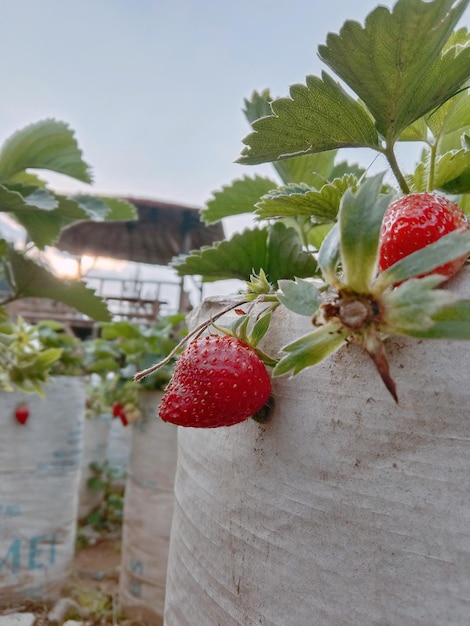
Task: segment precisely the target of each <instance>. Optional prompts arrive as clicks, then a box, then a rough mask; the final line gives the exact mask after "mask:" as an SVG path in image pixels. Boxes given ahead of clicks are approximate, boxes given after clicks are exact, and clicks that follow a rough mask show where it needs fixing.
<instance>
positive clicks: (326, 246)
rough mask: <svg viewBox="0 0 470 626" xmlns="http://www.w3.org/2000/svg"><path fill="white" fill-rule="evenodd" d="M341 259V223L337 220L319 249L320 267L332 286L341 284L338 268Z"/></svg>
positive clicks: (325, 279)
mask: <svg viewBox="0 0 470 626" xmlns="http://www.w3.org/2000/svg"><path fill="white" fill-rule="evenodd" d="M340 260H341V257H340V231H339V224H338V223H337V222H336V224H335V225H334V226H333V228H332V229H331V230H330V232H329V233H328V234H327V235H326V237H325V239H324V240H323V243H322V245H321V247H320V250H319V251H318V267H319V268H320V270H321V273H322V274H323V279H324V281H325V283H327V284H328V285H331V286H332V287H337V286H338V284H339V281H338V278H337V270H338V266H339V263H340Z"/></svg>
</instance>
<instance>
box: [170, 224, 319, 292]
mask: <svg viewBox="0 0 470 626" xmlns="http://www.w3.org/2000/svg"><path fill="white" fill-rule="evenodd" d="M173 266H174V267H175V268H176V270H177V272H178V274H179V275H180V276H186V275H199V276H202V277H203V279H204V280H206V281H213V280H224V279H230V278H238V279H240V280H243V281H249V280H250V277H251V276H252V275H253V274H259V273H260V271H261V270H264V272H265V273H266V276H267V278H268V280H269V282H270V283H272V284H275V283H276V282H277V281H278V280H279V279H281V278H291V279H293V278H295V277H296V276H298V277H299V278H306V277H308V276H313V275H315V272H316V261H315V259H314V258H313V256H312V255H311V254H309V253H307V252H305V251H303V250H302V245H301V242H300V240H299V237H298V234H297V232H296V231H295V229H293V228H286V226H284V224H282V223H280V222H278V223H276V224H274V225H273V226H270V227H265V228H253V229H247V230H245V231H244V232H242V233H237V234H235V235H234V236H233V237H232V238H231V239H229V240H227V241H222V242H219V243H217V244H215V245H213V246H211V247H208V246H205V247H203V248H201V249H200V250H194V251H193V252H191V254H189V255H188V256H186V257H180V258H177V259H176V260H175V261H174V263H173Z"/></svg>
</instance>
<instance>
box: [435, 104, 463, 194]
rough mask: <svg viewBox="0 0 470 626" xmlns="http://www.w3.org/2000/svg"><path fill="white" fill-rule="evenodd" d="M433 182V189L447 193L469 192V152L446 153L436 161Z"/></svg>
mask: <svg viewBox="0 0 470 626" xmlns="http://www.w3.org/2000/svg"><path fill="white" fill-rule="evenodd" d="M469 106H470V102H469ZM433 181H434V185H433V187H434V188H435V189H442V190H443V191H445V192H447V193H451V194H461V193H468V192H470V150H458V151H452V152H447V153H446V154H444V155H442V156H441V157H439V158H438V159H436V167H435V171H434V179H433Z"/></svg>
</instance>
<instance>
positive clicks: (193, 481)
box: [165, 269, 470, 626]
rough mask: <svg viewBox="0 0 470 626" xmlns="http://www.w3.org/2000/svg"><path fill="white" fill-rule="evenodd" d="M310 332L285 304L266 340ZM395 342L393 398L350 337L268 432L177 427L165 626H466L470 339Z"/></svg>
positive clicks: (465, 290)
mask: <svg viewBox="0 0 470 626" xmlns="http://www.w3.org/2000/svg"><path fill="white" fill-rule="evenodd" d="M452 288H453V289H454V290H459V291H460V293H461V294H462V295H465V296H466V297H467V298H468V297H470V274H469V271H468V269H465V270H464V271H463V272H461V273H460V275H459V276H458V277H457V278H456V279H454V281H453V282H452ZM219 310H220V307H219ZM209 313H210V311H209V310H208V308H207V306H203V307H202V308H201V309H200V311H199V315H198V316H196V319H194V320H193V323H194V325H195V324H197V323H198V322H200V321H201V320H202V319H207V318H208V316H209ZM218 323H219V324H220V323H221V322H220V321H219V322H218ZM309 330H311V325H310V320H309V319H308V318H306V317H301V316H298V315H294V314H291V313H289V312H287V311H286V310H285V309H283V310H277V311H276V312H275V313H274V316H273V323H272V328H271V330H270V331H269V334H268V335H267V337H266V338H265V341H264V343H263V349H264V350H265V351H267V352H268V353H272V354H276V352H277V351H278V350H279V348H281V346H282V345H285V344H286V343H288V342H289V341H292V340H293V339H294V338H298V337H300V336H301V334H303V333H306V332H308V331H309ZM386 345H387V351H388V355H389V361H390V368H391V372H392V376H393V377H394V378H395V380H396V383H397V389H398V394H399V399H400V403H399V405H398V406H397V405H396V404H395V403H394V401H393V399H392V397H391V396H390V394H389V393H388V391H387V390H386V389H385V386H384V384H383V382H382V380H381V379H380V377H379V375H378V374H377V372H376V371H375V369H374V365H373V363H372V360H371V359H370V358H369V357H368V356H367V355H366V354H365V353H363V352H362V351H361V350H360V349H359V348H358V347H357V346H354V345H350V346H348V347H344V348H342V349H341V350H340V351H339V352H337V353H336V354H335V355H333V356H332V357H330V358H328V359H327V360H325V361H323V362H322V363H321V364H320V365H317V366H315V367H313V368H310V369H308V370H304V371H303V372H301V373H300V374H298V375H297V376H296V377H294V378H290V379H289V378H287V377H282V378H278V379H274V384H273V393H274V397H275V408H274V411H273V414H272V418H271V421H270V422H269V423H267V424H266V425H264V426H261V425H258V424H257V423H256V422H254V421H253V420H248V421H246V422H244V423H242V424H239V425H236V426H232V427H228V428H217V429H209V430H204V429H195V428H180V429H179V433H178V441H179V448H178V469H177V476H176V482H175V511H174V517H173V527H172V534H171V543H170V554H169V563H168V579H167V595H166V608H165V624H166V626H194V624H204V625H206V624H207V625H209V624H210V625H216V624H223V626H239V625H241V624H263V626H312V625H315V626H340V625H344V626H349V625H353V624H354V625H356V624H357V625H361V626H372V625H373V624H377V625H379V624H383V625H385V624H387V626H404V625H406V626H418V625H419V626H423V625H424V624H426V625H427V624H436V625H437V624H439V625H440V624H445V625H446V626H450V625H452V626H468V624H469V619H470V608H469V607H470V500H469V493H470V446H469V442H470V419H469V417H470V416H469V409H470V385H469V372H470V346H469V344H468V343H466V342H458V341H455V342H450V341H444V340H440V341H432V340H424V341H420V340H415V339H408V338H402V337H399V338H391V339H389V340H387V341H386Z"/></svg>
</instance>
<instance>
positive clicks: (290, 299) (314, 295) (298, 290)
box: [278, 278, 321, 316]
mask: <svg viewBox="0 0 470 626" xmlns="http://www.w3.org/2000/svg"><path fill="white" fill-rule="evenodd" d="M279 289H280V293H278V298H279V301H280V302H281V304H283V305H284V306H285V307H286V309H289V310H290V311H293V312H294V313H298V314H299V315H309V316H312V315H313V314H314V313H315V311H316V310H317V309H318V307H319V306H320V304H321V298H320V293H319V291H318V289H317V288H316V287H315V285H314V284H313V283H312V282H309V281H307V280H302V279H301V278H297V279H295V280H280V281H279Z"/></svg>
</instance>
